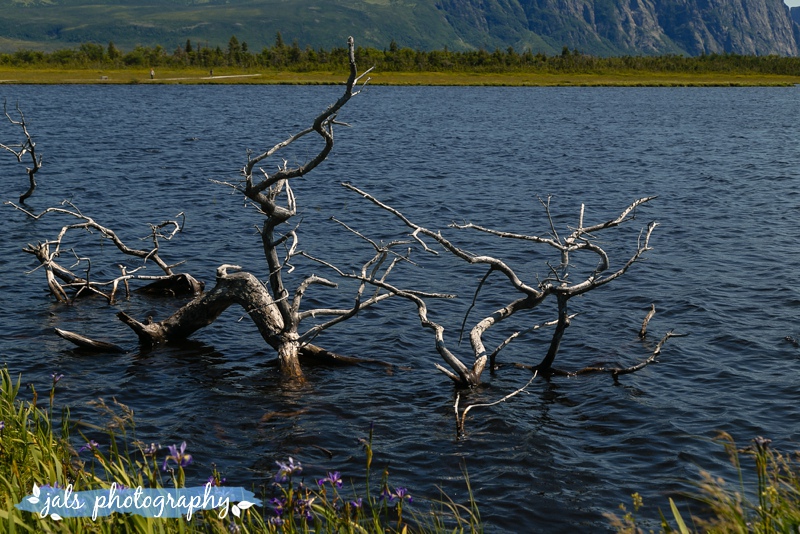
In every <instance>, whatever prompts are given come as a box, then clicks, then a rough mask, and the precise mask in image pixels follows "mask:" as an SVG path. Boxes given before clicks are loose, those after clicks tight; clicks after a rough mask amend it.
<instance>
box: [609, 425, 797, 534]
mask: <svg viewBox="0 0 800 534" xmlns="http://www.w3.org/2000/svg"><path fill="white" fill-rule="evenodd" d="M715 441H717V442H718V443H719V444H720V445H722V446H723V447H724V448H725V450H726V452H727V453H728V458H729V460H730V462H731V464H732V465H733V466H734V468H735V469H736V472H737V475H738V476H737V480H736V481H735V482H734V483H733V484H730V483H729V482H728V481H725V480H724V479H722V478H720V477H714V476H713V475H711V474H710V473H708V472H706V471H701V473H700V477H701V480H700V482H698V483H697V484H696V486H697V492H696V493H694V494H691V495H688V497H689V498H690V499H691V500H693V501H696V502H697V503H698V504H699V505H700V507H698V513H697V514H694V513H690V514H686V513H685V512H683V511H681V510H680V507H679V506H678V505H677V504H676V503H675V501H674V500H673V499H671V498H670V499H669V510H668V511H667V512H664V511H663V510H661V511H660V514H661V531H662V532H665V533H674V532H678V533H680V534H689V533H693V532H708V533H743V534H744V533H754V534H779V533H780V534H782V533H797V532H800V453H797V452H796V453H793V454H787V453H783V452H780V451H777V450H773V449H772V448H771V447H770V440H768V439H764V438H760V437H759V438H755V439H754V440H753V441H752V444H751V445H750V446H748V447H745V448H739V447H738V446H737V445H736V442H735V441H734V439H733V438H732V437H731V435H730V434H728V433H726V432H722V433H720V434H719V435H718V436H717V438H715ZM750 469H752V470H754V471H755V477H754V478H753V477H752V476H750V477H748V476H747V474H748V470H750ZM632 498H633V510H632V511H629V510H627V509H626V507H625V506H624V505H621V506H620V508H621V509H622V512H623V516H622V517H619V516H615V515H609V516H608V517H609V519H610V521H611V524H612V526H613V527H614V528H615V529H616V531H617V532H619V533H626V534H627V533H640V532H643V530H642V528H641V527H640V526H639V524H638V523H637V519H636V514H637V512H638V511H639V509H640V508H641V507H642V506H643V503H642V499H641V497H639V495H638V494H637V493H634V494H633V496H632Z"/></svg>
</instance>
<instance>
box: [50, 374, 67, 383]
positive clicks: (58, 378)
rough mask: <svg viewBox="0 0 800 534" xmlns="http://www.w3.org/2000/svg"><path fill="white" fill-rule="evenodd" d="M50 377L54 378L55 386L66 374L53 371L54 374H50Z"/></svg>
mask: <svg viewBox="0 0 800 534" xmlns="http://www.w3.org/2000/svg"><path fill="white" fill-rule="evenodd" d="M50 378H52V379H53V385H54V386H55V385H56V384H58V381H59V380H61V379H62V378H64V375H63V374H58V373H52V374H51V375H50Z"/></svg>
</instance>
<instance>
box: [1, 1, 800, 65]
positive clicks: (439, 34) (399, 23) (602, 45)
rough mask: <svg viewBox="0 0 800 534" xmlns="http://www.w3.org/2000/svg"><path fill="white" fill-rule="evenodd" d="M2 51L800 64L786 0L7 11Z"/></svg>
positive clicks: (15, 7)
mask: <svg viewBox="0 0 800 534" xmlns="http://www.w3.org/2000/svg"><path fill="white" fill-rule="evenodd" d="M0 10H2V16H0V51H6V52H9V51H14V50H16V49H18V48H30V49H40V50H54V49H59V48H71V47H75V46H76V45H78V44H80V43H83V42H94V43H100V44H107V43H108V42H109V41H114V43H115V44H116V45H117V46H118V47H120V48H122V49H123V50H130V49H132V48H133V47H135V46H136V45H138V44H141V45H144V46H150V47H152V46H155V45H161V46H163V47H164V48H166V49H167V50H168V51H172V50H174V49H175V48H177V47H178V46H183V45H184V44H185V42H186V40H187V39H190V40H191V41H192V42H194V43H200V44H204V45H205V44H208V45H210V46H212V47H215V46H221V47H223V48H224V47H225V45H226V44H227V42H228V40H229V39H230V37H231V36H232V35H236V37H237V39H238V40H239V41H240V42H246V43H247V44H248V47H249V49H250V50H253V51H259V50H261V48H262V47H264V46H266V45H270V44H272V43H273V42H274V40H275V36H276V33H277V32H281V34H282V36H283V39H284V41H285V42H287V43H291V42H293V41H297V43H299V44H300V46H302V47H305V46H307V45H308V46H311V47H313V48H326V49H330V48H332V47H340V46H343V44H344V40H345V39H346V37H347V36H348V35H353V36H354V37H355V38H356V42H357V43H358V44H359V45H360V46H365V47H374V48H378V49H384V48H387V47H388V46H389V43H391V42H392V41H395V42H396V43H397V44H399V45H400V46H402V47H411V48H418V49H425V50H432V49H442V48H444V47H445V46H447V47H449V48H451V49H453V50H467V49H478V48H485V49H488V50H493V49H495V48H500V49H505V48H507V47H509V46H512V47H514V48H515V49H516V50H520V51H521V50H525V49H530V50H532V51H533V52H545V53H548V54H552V53H557V52H560V51H561V49H562V47H563V46H567V47H569V48H577V49H578V50H580V51H582V52H587V53H591V54H595V55H623V54H626V55H636V54H685V55H697V54H702V53H724V52H732V53H739V54H756V55H764V54H778V55H798V51H799V49H798V43H797V39H798V37H800V31H798V28H800V26H798V25H797V23H795V22H794V21H792V18H791V15H790V12H789V9H788V8H787V7H786V6H785V5H784V4H783V2H782V0H352V1H345V0H93V1H92V0H90V1H89V2H86V1H85V0H0Z"/></svg>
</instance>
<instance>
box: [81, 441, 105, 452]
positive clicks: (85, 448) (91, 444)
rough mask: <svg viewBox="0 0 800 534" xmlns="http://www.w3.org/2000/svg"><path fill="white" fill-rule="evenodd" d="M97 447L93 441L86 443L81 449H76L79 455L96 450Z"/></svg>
mask: <svg viewBox="0 0 800 534" xmlns="http://www.w3.org/2000/svg"><path fill="white" fill-rule="evenodd" d="M98 445H100V444H99V443H97V442H96V441H95V440H90V441H87V442H86V445H84V446H83V447H81V448H80V449H78V452H79V453H81V452H83V451H90V450H93V449H96V448H97V446H98Z"/></svg>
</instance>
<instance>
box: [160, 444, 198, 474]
mask: <svg viewBox="0 0 800 534" xmlns="http://www.w3.org/2000/svg"><path fill="white" fill-rule="evenodd" d="M168 448H169V454H168V455H167V457H166V458H164V464H163V465H162V466H161V469H162V471H166V470H167V462H168V461H169V460H173V461H174V462H175V463H176V464H178V467H186V466H187V465H189V464H190V463H192V455H191V454H186V452H185V451H186V442H185V441H184V442H183V443H181V447H180V449H178V446H177V445H170V446H169V447H168Z"/></svg>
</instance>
